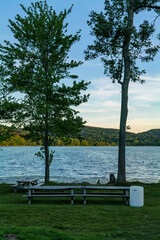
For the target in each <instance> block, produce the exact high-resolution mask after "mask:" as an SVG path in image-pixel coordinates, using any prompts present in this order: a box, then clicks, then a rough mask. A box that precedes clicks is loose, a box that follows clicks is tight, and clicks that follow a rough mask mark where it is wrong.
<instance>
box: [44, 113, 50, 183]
mask: <svg viewBox="0 0 160 240" xmlns="http://www.w3.org/2000/svg"><path fill="white" fill-rule="evenodd" d="M47 120H48V118H47V117H46V119H45V139H44V149H45V183H48V182H49V177H50V176H49V166H50V164H49V147H48V146H49V143H48V122H47Z"/></svg>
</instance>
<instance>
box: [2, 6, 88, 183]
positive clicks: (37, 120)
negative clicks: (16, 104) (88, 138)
mask: <svg viewBox="0 0 160 240" xmlns="http://www.w3.org/2000/svg"><path fill="white" fill-rule="evenodd" d="M21 7H22V9H23V11H24V12H25V16H24V17H22V16H20V15H19V14H18V15H16V17H15V21H12V20H9V23H10V25H9V28H10V29H11V31H12V33H13V35H14V37H15V39H16V41H15V43H14V44H12V43H10V42H9V41H4V42H5V45H4V46H2V45H1V46H0V60H1V72H0V75H3V76H4V83H5V86H6V87H7V88H8V89H9V91H11V92H16V91H18V92H20V93H22V94H23V95H22V96H21V97H22V100H21V106H23V108H22V110H21V111H18V112H17V113H16V116H15V123H16V124H17V126H18V124H20V126H22V127H24V128H26V129H28V130H30V132H31V134H32V136H36V138H39V139H41V140H42V142H43V149H42V152H41V153H38V156H40V157H43V154H44V158H45V182H48V181H49V166H50V163H51V160H52V158H53V152H51V153H49V146H50V144H51V142H52V141H53V139H54V137H56V136H58V137H59V136H70V135H73V134H76V133H77V132H78V131H79V129H80V127H82V126H83V124H84V121H83V119H82V118H81V117H79V116H78V115H77V114H78V112H77V111H76V110H75V109H74V108H75V106H78V105H79V104H81V103H83V102H86V101H87V100H88V97H89V96H88V95H82V94H81V91H82V90H83V91H84V90H86V89H87V85H88V83H85V82H84V81H76V79H77V78H78V76H77V75H75V74H71V70H72V69H73V68H76V67H78V66H79V65H81V64H82V62H80V61H78V62H77V61H74V60H70V58H69V52H70V49H71V47H72V45H73V44H74V43H76V42H77V41H79V40H80V32H77V33H76V34H75V35H72V34H68V35H67V26H68V24H67V23H66V17H67V15H68V14H69V13H70V12H71V9H72V7H71V8H70V9H69V10H64V11H61V12H60V13H59V14H57V13H56V12H55V10H53V9H52V7H50V6H48V4H47V2H46V1H44V2H43V1H37V2H35V3H31V6H30V7H29V8H25V7H24V6H23V5H21ZM2 70H3V71H2ZM67 79H71V80H72V83H70V82H69V83H68V82H67Z"/></svg>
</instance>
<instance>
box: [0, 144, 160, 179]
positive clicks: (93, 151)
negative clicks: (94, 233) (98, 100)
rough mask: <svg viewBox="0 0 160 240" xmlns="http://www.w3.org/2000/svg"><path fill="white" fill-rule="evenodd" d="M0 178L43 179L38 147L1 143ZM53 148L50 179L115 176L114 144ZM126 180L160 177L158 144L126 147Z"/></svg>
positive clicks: (42, 167) (115, 152)
mask: <svg viewBox="0 0 160 240" xmlns="http://www.w3.org/2000/svg"><path fill="white" fill-rule="evenodd" d="M1 149H2V151H0V182H1V183H2V182H6V183H14V182H16V180H20V179H24V178H26V177H29V178H30V177H31V178H32V177H33V178H39V179H40V181H44V162H43V160H40V159H39V158H38V157H36V156H35V153H36V152H38V151H39V147H2V148H1ZM51 149H53V150H55V155H54V160H53V162H52V164H51V167H50V179H51V180H53V181H57V182H79V183H80V182H89V183H96V182H97V181H98V180H100V182H101V183H106V182H107V181H108V179H109V174H110V173H114V174H115V176H117V156H118V147H51ZM126 173H127V174H126V176H127V180H128V181H132V180H138V181H143V182H158V181H160V147H127V148H126Z"/></svg>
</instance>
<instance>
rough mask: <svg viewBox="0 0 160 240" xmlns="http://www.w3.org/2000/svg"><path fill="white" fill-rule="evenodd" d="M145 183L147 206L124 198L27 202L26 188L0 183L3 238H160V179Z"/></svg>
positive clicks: (87, 239)
mask: <svg viewBox="0 0 160 240" xmlns="http://www.w3.org/2000/svg"><path fill="white" fill-rule="evenodd" d="M130 185H142V186H144V192H145V205H144V207H140V208H134V207H129V206H127V205H125V204H124V203H123V202H122V201H121V200H120V199H110V198H107V199H106V198H105V199H103V198H99V199H89V200H88V201H87V205H83V201H82V200H80V199H78V200H76V201H75V204H74V205H71V204H70V199H62V198H61V199H54V198H50V199H46V198H43V199H39V198H37V199H35V200H34V202H33V204H32V205H28V204H27V199H26V198H23V197H22V195H23V194H24V193H23V192H18V193H14V192H13V189H12V188H11V185H8V184H0V240H2V239H4V237H3V236H4V235H5V234H15V235H16V237H17V238H18V239H21V240H52V239H53V240H105V239H109V240H113V239H117V240H130V239H131V240H132V239H135V240H139V239H140V240H141V239H143V240H150V239H153V240H159V239H160V183H158V184H140V183H130Z"/></svg>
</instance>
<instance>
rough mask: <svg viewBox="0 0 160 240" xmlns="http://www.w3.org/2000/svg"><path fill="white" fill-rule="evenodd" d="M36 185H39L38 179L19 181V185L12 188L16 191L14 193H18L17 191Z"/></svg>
mask: <svg viewBox="0 0 160 240" xmlns="http://www.w3.org/2000/svg"><path fill="white" fill-rule="evenodd" d="M34 185H38V178H36V179H25V180H18V181H17V184H15V185H13V186H12V187H13V188H14V189H15V190H14V192H16V191H17V189H24V188H25V187H29V186H34Z"/></svg>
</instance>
